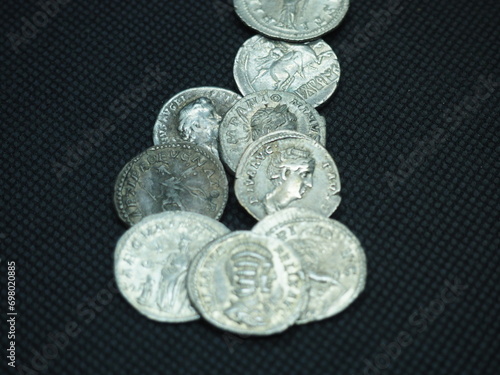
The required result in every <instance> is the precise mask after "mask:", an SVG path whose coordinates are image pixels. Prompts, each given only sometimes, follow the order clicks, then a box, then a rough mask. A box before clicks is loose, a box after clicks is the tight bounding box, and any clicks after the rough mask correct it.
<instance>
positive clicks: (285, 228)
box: [252, 208, 366, 324]
mask: <svg viewBox="0 0 500 375" xmlns="http://www.w3.org/2000/svg"><path fill="white" fill-rule="evenodd" d="M252 231H253V232H255V233H257V234H261V235H265V236H271V237H276V238H279V239H280V240H282V241H284V242H285V243H286V244H287V245H290V246H291V247H292V248H293V250H294V251H295V252H296V253H297V254H298V255H299V257H300V259H301V262H302V267H303V269H304V273H305V275H306V283H307V290H308V295H309V298H308V303H307V307H306V308H305V309H304V311H303V312H302V314H301V315H300V317H299V319H298V320H297V323H298V324H303V323H308V322H311V321H315V320H320V319H324V318H328V317H330V316H333V315H335V314H338V313H339V312H341V311H342V310H344V309H345V308H346V307H347V306H349V305H350V304H351V303H352V302H353V301H354V300H355V299H356V298H357V297H358V296H359V294H360V293H361V292H362V291H363V289H364V287H365V282H366V257H365V252H364V250H363V248H362V247H361V244H360V242H359V240H358V239H357V238H356V236H355V235H354V234H352V232H351V231H350V230H349V229H348V228H347V227H346V226H345V225H343V224H341V223H339V222H338V221H336V220H332V219H326V218H324V217H321V216H320V215H318V214H316V213H314V212H312V211H309V210H304V209H300V208H287V209H285V210H283V211H279V212H277V213H275V214H273V215H270V216H267V217H265V218H264V219H263V220H262V221H260V222H259V223H258V224H257V225H256V226H255V227H254V228H253V229H252Z"/></svg>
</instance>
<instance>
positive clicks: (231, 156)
mask: <svg viewBox="0 0 500 375" xmlns="http://www.w3.org/2000/svg"><path fill="white" fill-rule="evenodd" d="M285 129H288V130H295V131H298V132H300V133H303V134H305V135H307V136H309V137H311V138H312V139H314V140H315V141H317V142H319V143H321V144H322V145H324V144H325V142H326V130H325V119H324V117H322V116H321V115H320V114H319V113H318V111H317V110H316V109H314V108H313V107H312V106H311V105H310V104H308V103H307V102H306V101H305V100H304V99H301V98H300V97H298V96H297V95H295V94H293V93H291V92H282V91H273V90H264V91H259V92H255V93H252V94H249V95H247V96H245V97H243V99H241V100H240V101H238V102H237V103H236V104H235V105H234V107H233V108H231V109H230V110H229V111H228V112H227V113H226V116H225V117H224V120H223V121H222V123H221V126H220V150H221V154H222V160H223V161H224V163H225V164H226V166H227V167H228V168H229V169H230V170H231V172H233V173H234V172H235V171H236V167H237V166H238V162H239V160H240V158H241V155H242V154H243V151H245V148H246V147H247V146H248V145H249V144H250V143H252V141H255V140H256V139H259V138H260V137H262V136H264V135H266V134H268V133H270V132H272V131H276V130H285Z"/></svg>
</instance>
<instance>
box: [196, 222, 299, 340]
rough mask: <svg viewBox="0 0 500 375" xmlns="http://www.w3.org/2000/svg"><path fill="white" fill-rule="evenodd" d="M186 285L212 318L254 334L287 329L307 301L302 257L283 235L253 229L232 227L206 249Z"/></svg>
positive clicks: (231, 328) (228, 327)
mask: <svg viewBox="0 0 500 375" xmlns="http://www.w3.org/2000/svg"><path fill="white" fill-rule="evenodd" d="M188 291H189V295H190V297H191V300H192V302H193V304H194V305H195V307H196V308H197V310H198V311H199V312H200V314H201V315H202V316H203V317H204V318H205V319H207V320H208V321H209V322H210V323H212V324H214V325H216V326H217V327H219V328H223V329H226V330H228V331H231V332H235V333H241V334H250V335H269V334H272V333H276V332H281V331H283V330H284V329H286V327H288V326H290V325H291V324H293V323H294V322H295V320H296V319H297V317H298V315H299V314H300V311H301V310H302V308H303V307H304V306H305V303H306V302H307V301H306V300H305V299H304V297H305V296H307V295H306V293H304V275H303V272H302V269H301V264H300V260H299V258H298V257H297V256H296V255H295V253H294V252H293V251H292V250H291V249H290V248H289V247H288V246H287V245H285V244H284V243H283V242H282V241H280V240H277V239H275V238H268V237H262V236H258V235H256V234H254V233H251V232H233V233H231V234H229V235H226V236H224V237H222V238H220V239H218V240H215V241H213V242H212V243H211V244H209V245H208V246H207V247H206V248H205V249H204V250H202V252H201V253H200V254H199V256H198V257H197V258H196V259H195V260H194V262H193V264H192V266H191V268H190V270H189V275H188Z"/></svg>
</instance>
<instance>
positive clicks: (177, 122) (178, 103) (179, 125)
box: [153, 87, 241, 157]
mask: <svg viewBox="0 0 500 375" xmlns="http://www.w3.org/2000/svg"><path fill="white" fill-rule="evenodd" d="M239 99H241V96H240V95H238V94H236V93H234V92H232V91H230V90H226V89H221V88H218V87H195V88H191V89H188V90H185V91H182V92H180V93H178V94H177V95H175V96H174V97H173V98H171V99H170V100H169V101H168V102H167V103H166V104H165V105H164V106H163V108H162V109H161V111H160V114H159V115H158V119H157V120H156V123H155V126H154V130H153V141H154V144H155V145H160V144H165V143H171V142H172V141H175V140H177V141H178V140H183V141H188V142H192V143H195V144H197V145H201V146H205V147H208V148H209V149H210V151H211V152H212V153H213V154H214V155H216V156H217V157H218V156H219V153H218V140H219V125H220V122H221V120H222V118H223V117H224V115H225V114H226V112H227V111H228V110H229V108H231V107H232V106H233V105H234V104H235V103H236V102H237V101H238V100H239Z"/></svg>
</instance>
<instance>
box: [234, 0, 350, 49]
mask: <svg viewBox="0 0 500 375" xmlns="http://www.w3.org/2000/svg"><path fill="white" fill-rule="evenodd" d="M234 6H235V8H236V13H237V14H238V16H239V17H240V18H241V19H242V20H243V22H245V23H246V24H247V25H248V26H250V27H251V28H253V29H255V30H257V31H259V32H260V33H262V34H264V35H267V36H270V37H272V38H276V39H283V40H289V41H305V40H311V39H316V38H318V37H320V36H321V35H323V34H325V33H327V32H329V31H331V30H332V29H334V28H335V27H336V26H337V25H338V24H339V23H340V21H342V19H343V18H344V16H345V14H346V13H347V9H348V8H349V0H315V1H313V0H280V1H254V0H235V1H234Z"/></svg>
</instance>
